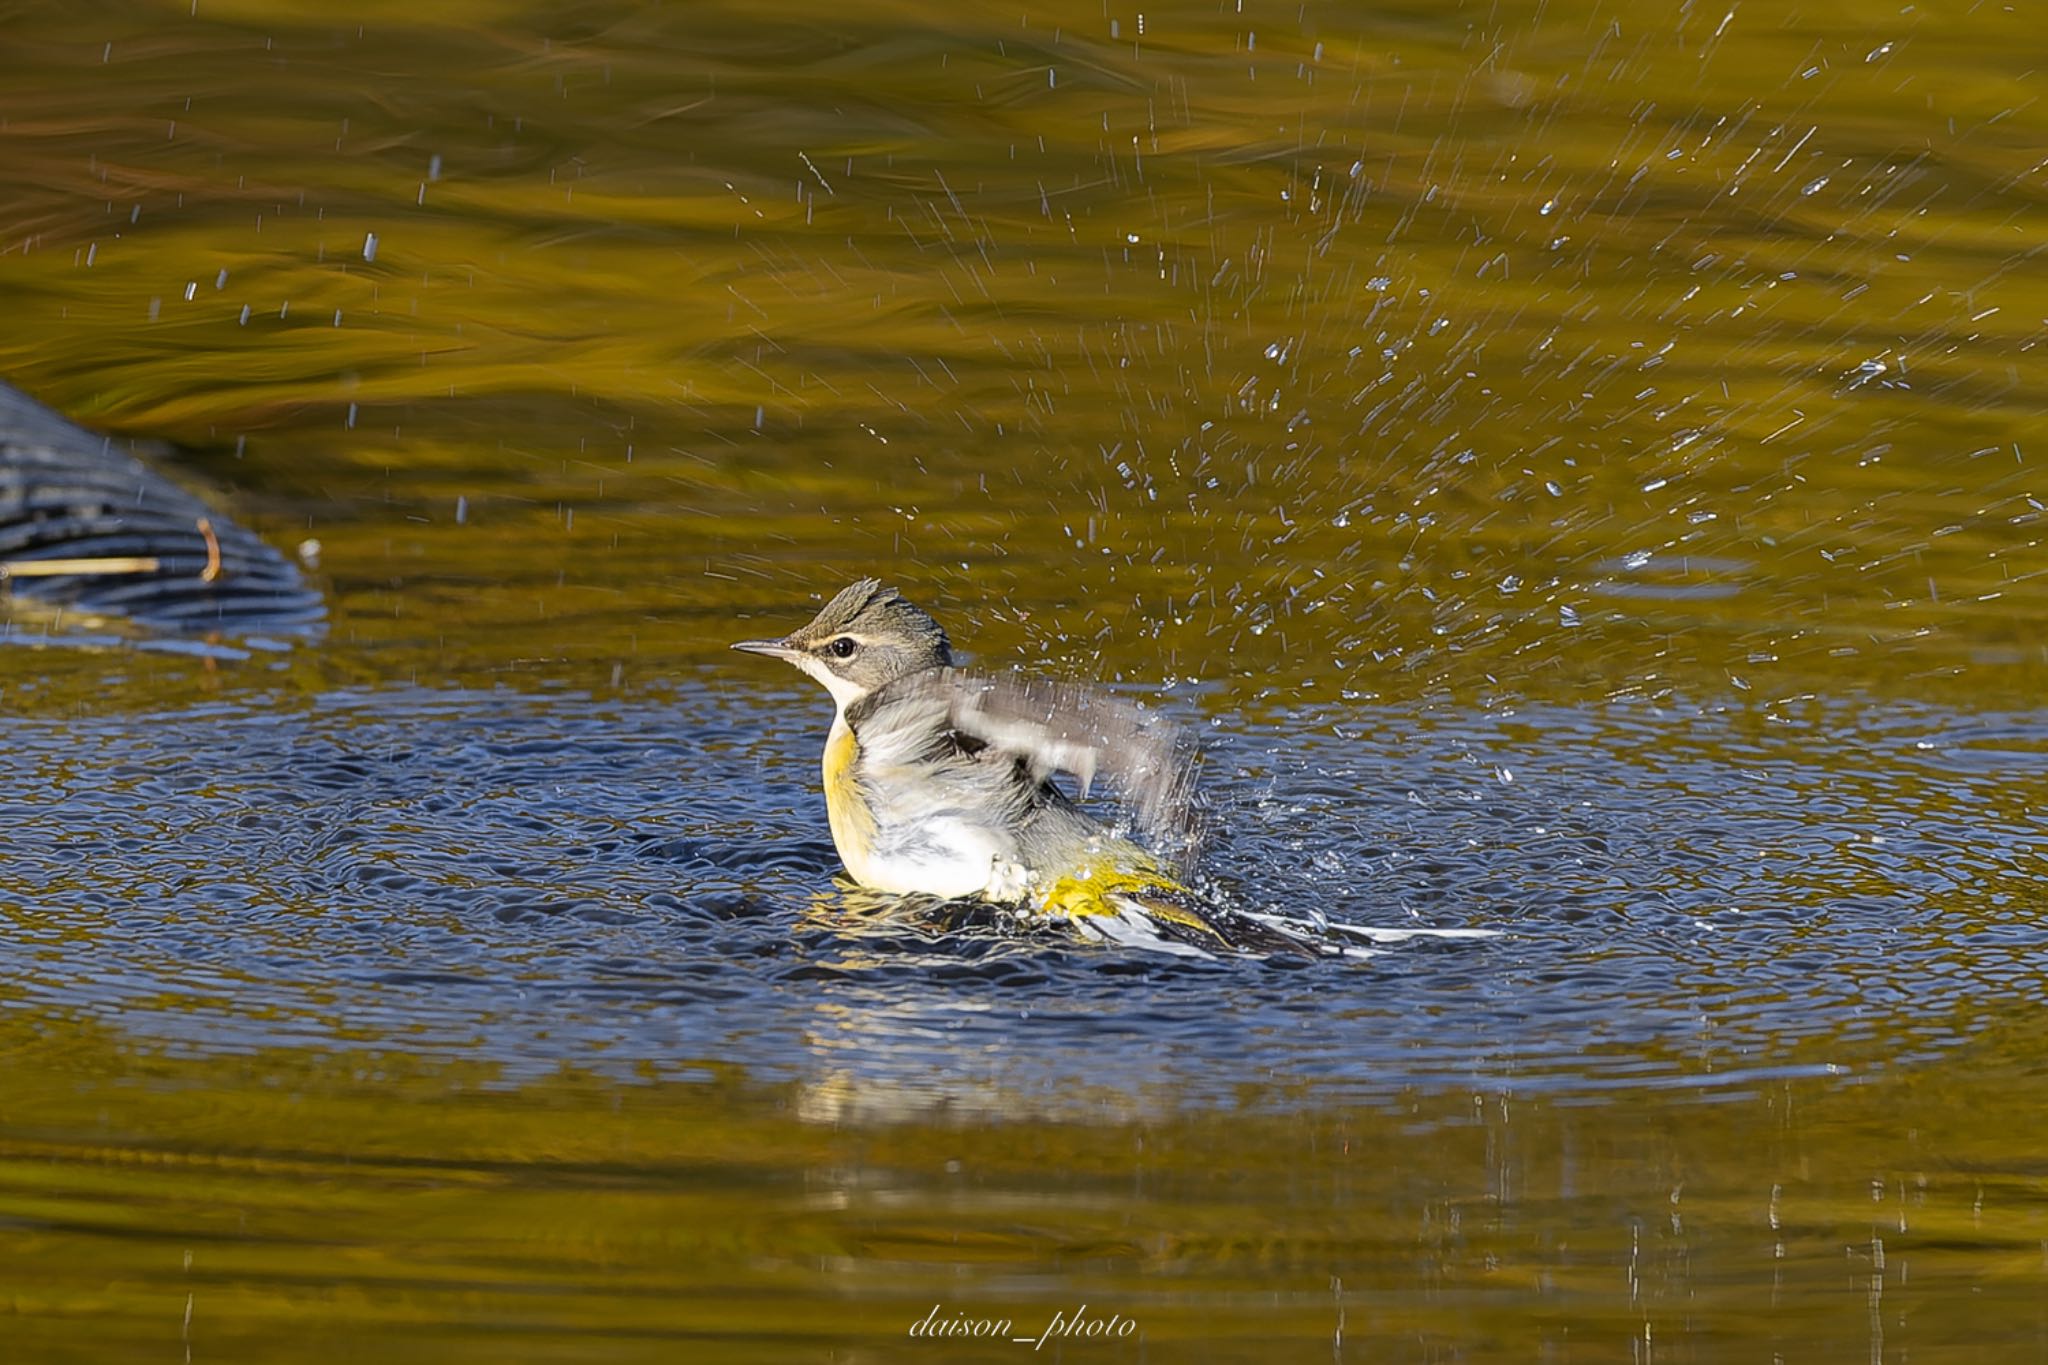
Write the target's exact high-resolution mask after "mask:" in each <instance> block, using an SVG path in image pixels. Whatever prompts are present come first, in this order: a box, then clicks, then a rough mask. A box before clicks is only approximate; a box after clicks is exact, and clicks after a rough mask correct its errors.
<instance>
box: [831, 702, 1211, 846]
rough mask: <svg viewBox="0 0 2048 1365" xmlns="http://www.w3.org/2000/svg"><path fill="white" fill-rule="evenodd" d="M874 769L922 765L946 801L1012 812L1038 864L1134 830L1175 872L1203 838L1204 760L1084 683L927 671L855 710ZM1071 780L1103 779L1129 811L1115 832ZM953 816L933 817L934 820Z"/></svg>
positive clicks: (1162, 723)
mask: <svg viewBox="0 0 2048 1365" xmlns="http://www.w3.org/2000/svg"><path fill="white" fill-rule="evenodd" d="M847 720H848V722H849V723H850V724H851V725H852V726H853V727H854V733H855V734H856V736H858V737H859V740H860V744H861V752H862V755H863V760H864V762H866V763H871V764H872V763H879V764H890V763H897V762H903V763H916V764H919V765H921V766H922V767H924V769H925V771H926V772H927V773H928V774H929V775H930V777H931V778H932V779H933V780H932V781H931V782H929V783H928V784H925V785H926V786H927V788H928V790H930V791H931V793H932V795H933V797H934V800H935V802H941V803H942V802H944V801H945V800H947V799H948V798H947V797H946V796H945V795H944V794H945V793H947V792H948V791H949V790H950V791H951V792H952V793H954V794H955V795H956V796H957V797H958V798H962V800H961V802H960V804H962V805H963V806H964V807H968V808H971V807H973V806H975V805H979V806H981V808H983V809H994V810H1001V811H1003V813H1004V823H1006V824H1008V825H1009V826H1011V827H1012V828H1014V829H1015V830H1016V831H1017V835H1018V840H1019V844H1020V850H1019V851H1020V852H1021V853H1022V854H1023V856H1024V860H1025V861H1026V862H1027V863H1028V864H1029V865H1032V866H1048V865H1059V864H1060V863H1062V862H1065V861H1067V860H1069V858H1070V856H1071V855H1072V853H1073V852H1074V850H1075V849H1077V848H1079V847H1081V846H1083V845H1085V844H1086V843H1087V842H1088V841H1090V840H1092V839H1097V838H1099V837H1100V836H1102V835H1103V834H1105V833H1110V832H1116V833H1124V832H1127V833H1128V834H1130V835H1131V836H1133V837H1135V838H1136V839H1138V840H1139V841H1140V842H1142V843H1143V844H1144V845H1145V846H1146V847H1147V848H1148V849H1150V850H1151V851H1152V852H1153V853H1154V854H1156V855H1157V856H1159V857H1160V858H1161V859H1162V860H1164V861H1165V862H1167V863H1168V864H1169V865H1173V864H1185V863H1187V862H1189V861H1191V860H1192V859H1193V857H1194V856H1195V854H1196V852H1197V850H1198V846H1199V844H1200V840H1201V833H1202V831H1201V822H1200V817H1199V812H1198V807H1197V802H1196V774H1197V769H1198V766H1199V762H1200V753H1199V750H1198V748H1197V747H1196V745H1195V743H1194V742H1193V740H1192V738H1191V737H1190V736H1189V735H1188V734H1187V732H1186V731H1184V730H1182V729H1181V728H1180V727H1179V726H1176V725H1174V724H1173V723H1172V722H1171V721H1169V720H1167V719H1166V718H1165V717H1163V716H1161V715H1159V714H1158V713H1157V712H1153V711H1148V710H1145V709H1143V708H1142V707H1139V706H1137V705H1135V704H1133V703H1131V702H1128V701H1125V700H1123V699H1122V698H1120V697H1114V696H1111V695H1109V694H1107V693H1105V692H1102V691H1100V690H1098V689H1095V688H1091V687H1086V686H1083V685H1080V684H1076V683H1067V682H1056V681H1053V680H1050V679H1044V678H1030V677H1025V676H1022V675H1017V674H1006V675H985V674H975V673H969V672H964V671H962V670H960V669H956V668H938V669H928V670H925V671H923V672H918V673H913V674H910V675H907V676H905V677H902V678H899V679H897V680H896V681H895V682H892V683H890V684H889V685H888V686H886V687H884V688H882V689H881V690H880V691H878V692H876V693H875V694H874V695H872V696H870V697H868V698H866V699H865V700H864V701H862V702H861V703H860V704H859V705H858V706H855V707H853V708H850V709H849V711H848V713H847ZM1055 773H1069V774H1072V775H1073V777H1074V778H1075V781H1076V787H1077V790H1078V792H1079V794H1080V795H1081V796H1082V797H1084V798H1085V797H1086V796H1088V795H1089V793H1090V791H1091V790H1092V789H1093V787H1094V785H1095V784H1096V783H1097V782H1098V781H1100V782H1102V783H1103V785H1105V786H1106V787H1107V788H1108V789H1109V794H1110V795H1111V796H1112V797H1113V798H1114V799H1115V802H1116V804H1117V806H1118V807H1119V808H1120V809H1121V810H1122V811H1123V812H1124V815H1125V819H1124V821H1123V822H1122V828H1121V829H1119V830H1115V831H1112V830H1109V829H1108V828H1107V827H1106V826H1105V825H1104V824H1103V823H1102V822H1101V821H1098V820H1097V819H1095V818H1094V817H1093V816H1091V815H1090V814H1089V813H1088V812H1086V811H1083V810H1081V809H1080V808H1078V807H1077V806H1076V805H1075V804H1074V802H1073V801H1072V800H1070V799H1069V798H1068V797H1067V796H1066V794H1065V793H1064V792H1062V791H1061V790H1060V789H1059V788H1058V787H1057V786H1055V785H1054V784H1053V781H1052V778H1053V775H1054V774H1055ZM938 813H942V812H940V811H938V810H937V809H935V810H934V811H930V812H925V813H924V814H925V815H926V817H927V818H929V817H930V816H931V815H934V814H938Z"/></svg>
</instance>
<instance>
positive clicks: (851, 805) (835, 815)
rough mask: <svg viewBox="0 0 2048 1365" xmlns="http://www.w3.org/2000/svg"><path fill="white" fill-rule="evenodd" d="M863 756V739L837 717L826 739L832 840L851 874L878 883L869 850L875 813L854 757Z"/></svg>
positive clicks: (864, 882)
mask: <svg viewBox="0 0 2048 1365" xmlns="http://www.w3.org/2000/svg"><path fill="white" fill-rule="evenodd" d="M859 756H860V742H859V741H858V740H856V739H855V738H854V736H853V729H852V727H850V726H848V725H847V724H846V722H845V721H843V720H842V721H834V722H833V725H832V733H831V735H830V736H829V737H828V738H827V739H826V740H825V765H824V766H825V819H826V821H827V823H829V824H830V825H831V826H832V843H833V845H834V847H836V848H837V849H838V850H839V861H840V862H842V863H844V864H845V865H846V872H847V875H848V876H850V877H852V878H853V879H854V880H855V881H857V882H860V883H861V884H862V885H865V886H872V885H874V884H875V882H874V878H873V877H872V876H871V875H870V873H869V869H868V850H869V849H871V848H873V847H874V842H875V817H874V813H873V812H871V811H870V810H869V809H868V803H867V801H866V800H865V799H863V798H862V796H861V792H860V780H859V778H857V777H856V776H855V775H854V766H855V763H854V760H855V759H857V758H858V757H859Z"/></svg>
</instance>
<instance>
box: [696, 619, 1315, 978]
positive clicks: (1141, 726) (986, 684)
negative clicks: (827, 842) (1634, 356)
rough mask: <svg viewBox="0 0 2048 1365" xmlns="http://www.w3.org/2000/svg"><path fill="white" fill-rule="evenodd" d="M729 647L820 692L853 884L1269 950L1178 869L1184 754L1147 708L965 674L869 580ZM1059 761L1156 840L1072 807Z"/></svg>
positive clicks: (1137, 935)
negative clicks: (765, 634) (798, 622)
mask: <svg viewBox="0 0 2048 1365" xmlns="http://www.w3.org/2000/svg"><path fill="white" fill-rule="evenodd" d="M733 648H734V649H741V650H746V651H747V652H749V653H752V654H766V655H768V656H769V657H770V658H775V659H782V660H785V661H786V662H788V663H791V664H794V665H795V666H796V667H797V668H799V669H801V670H802V671H803V672H805V673H807V674H809V675H810V676H811V677H812V678H814V679H816V680H817V681H818V682H820V683H822V684H823V685H824V687H825V690H826V691H828V692H830V693H831V694H832V700H833V701H834V702H835V703H836V704H837V707H838V713H837V714H836V715H835V716H834V717H833V719H832V730H831V733H830V734H829V735H828V736H827V737H826V740H825V763H824V776H825V814H826V817H827V819H828V820H829V822H830V824H831V826H832V842H833V844H834V845H835V846H837V848H838V850H839V859H840V861H841V862H842V863H844V864H845V865H846V871H847V875H849V876H850V877H852V878H853V880H854V881H856V882H859V883H860V884H861V885H863V886H867V887H873V888H874V889H876V890H879V891H888V892H895V893H898V894H903V893H922V894H925V895H930V896H942V897H946V898H949V899H950V898H970V897H979V898H982V899H984V900H988V901H993V902H997V903H999V904H1003V905H1008V906H1012V907H1016V908H1017V909H1019V910H1021V911H1022V912H1024V913H1025V914H1027V915H1035V916H1043V917H1046V918H1063V919H1068V920H1071V921H1072V922H1073V923H1074V925H1075V927H1076V928H1077V929H1079V930H1080V931H1081V932H1082V933H1083V934H1084V935H1087V936H1089V937H1096V938H1104V939H1110V940H1114V941H1118V942H1134V943H1145V944H1148V945H1150V946H1156V947H1166V948H1175V947H1179V948H1181V949H1183V950H1186V949H1189V948H1199V947H1204V946H1206V947H1215V946H1224V947H1246V948H1253V949H1262V948H1267V947H1273V946H1281V945H1280V944H1276V942H1275V939H1276V935H1275V934H1274V932H1273V931H1272V930H1270V929H1266V928H1264V926H1256V925H1253V924H1252V923H1250V922H1249V921H1248V920H1247V919H1245V917H1242V916H1238V915H1235V914H1230V913H1228V912H1224V911H1221V910H1220V909H1219V908H1217V907H1212V906H1207V905H1205V904H1204V902H1203V901H1202V900H1201V899H1199V898H1198V897H1196V896H1195V895H1194V893H1192V892H1191V891H1189V890H1188V889H1187V888H1186V887H1185V886H1183V885H1182V884H1181V883H1180V881H1179V880H1178V879H1177V876H1176V871H1175V866H1174V863H1175V860H1176V859H1177V858H1179V857H1183V856H1186V855H1188V854H1189V853H1191V852H1192V849H1193V845H1194V842H1195V830H1196V824H1195V819H1194V799H1193V798H1194V770H1195V759H1196V754H1195V750H1194V746H1193V745H1192V744H1190V743H1188V742H1187V740H1186V739H1185V737H1184V736H1183V735H1182V733H1181V732H1180V731H1179V730H1178V729H1177V728H1176V727H1174V726H1172V725H1171V724H1169V723H1168V722H1166V721H1165V720H1164V719H1163V718H1161V717H1159V716H1157V715H1155V714H1153V713H1151V712H1148V711H1145V710H1143V709H1141V708H1139V707H1137V706H1135V705H1132V704H1130V703H1128V702H1125V701H1122V700H1119V699H1117V698H1113V697H1109V696H1106V695H1104V694H1102V693H1100V692H1095V691H1092V690H1090V689H1087V688H1083V687H1078V686H1075V685H1072V684H1065V683H1052V682H1047V681H1044V680H1034V679H1027V678H1022V677H1015V676H1011V677H992V676H986V675H977V674H973V673H967V672H963V671H961V670H960V669H957V668H955V667H954V666H953V650H952V646H951V644H950V643H949V642H948V641H947V639H946V632H945V631H944V630H942V629H941V628H940V626H939V623H938V622H937V621H934V620H933V619H932V618H931V617H930V616H929V615H928V614H926V613H925V612H924V611H922V610H920V609H919V608H918V607H915V606H913V605H911V604H910V603H909V602H907V601H905V600H904V599H903V597H902V596H901V595H900V594H899V593H898V592H897V591H896V590H895V589H894V588H886V587H883V586H882V584H881V583H880V582H878V581H877V580H875V579H872V578H864V579H862V580H861V581H860V582H858V583H855V584H853V585H852V586H851V587H849V588H847V589H845V590H844V591H843V592H841V593H840V594H839V595H838V596H836V597H834V598H833V599H832V600H831V601H830V602H827V603H826V604H825V608H824V610H822V611H820V612H819V613H818V614H817V616H816V617H814V618H813V619H812V620H811V622H810V624H808V625H806V626H802V627H800V628H798V629H797V630H794V631H792V632H790V633H789V634H788V635H785V636H783V637H782V638H781V639H780V640H742V641H740V642H739V643H738V644H735V645H734V646H733ZM1062 772H1063V773H1067V774H1070V775H1071V776H1072V777H1073V778H1074V780H1075V787H1076V791H1077V793H1078V795H1079V796H1080V797H1082V798H1083V799H1085V798H1086V797H1087V795H1088V791H1089V788H1090V787H1091V785H1092V784H1093V782H1094V780H1095V779H1096V778H1098V777H1101V778H1105V779H1107V781H1108V782H1109V784H1110V785H1112V786H1113V787H1114V788H1115V791H1116V794H1117V796H1118V798H1119V801H1120V802H1121V804H1122V805H1123V807H1124V809H1125V811H1126V813H1127V817H1128V829H1129V832H1130V833H1131V834H1134V835H1137V836H1139V837H1141V838H1144V839H1146V840H1147V841H1149V842H1150V843H1151V844H1152V845H1153V846H1154V849H1155V850H1156V851H1148V850H1147V849H1146V848H1145V847H1143V846H1141V845H1140V844H1139V843H1138V842H1136V841H1135V840H1134V839H1132V838H1129V837H1126V836H1125V833H1124V832H1122V831H1121V830H1119V829H1117V828H1112V827H1111V826H1109V825H1106V824H1104V823H1103V822H1102V821H1101V820H1099V819H1097V818H1096V817H1095V816H1094V815H1092V814H1090V813H1089V812H1088V811H1085V810H1083V809H1081V807H1080V806H1079V804H1077V802H1076V800H1075V799H1074V798H1073V797H1070V796H1069V795H1068V794H1067V793H1066V791H1065V790H1063V789H1062V788H1061V787H1060V786H1059V785H1058V784H1057V783H1056V782H1055V781H1054V774H1055V773H1062ZM1246 931H1251V932H1246ZM1278 937H1279V938H1280V939H1282V940H1285V939H1286V938H1287V936H1285V935H1281V936H1278ZM1284 946H1286V947H1288V948H1293V949H1295V950H1301V949H1302V948H1303V947H1304V945H1303V944H1301V943H1299V942H1294V941H1288V942H1285V943H1284Z"/></svg>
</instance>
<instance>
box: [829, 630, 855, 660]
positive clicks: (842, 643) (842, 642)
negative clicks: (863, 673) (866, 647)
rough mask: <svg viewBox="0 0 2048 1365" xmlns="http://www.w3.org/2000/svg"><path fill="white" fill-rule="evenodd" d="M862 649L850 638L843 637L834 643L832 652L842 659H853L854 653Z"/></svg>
mask: <svg viewBox="0 0 2048 1365" xmlns="http://www.w3.org/2000/svg"><path fill="white" fill-rule="evenodd" d="M858 648H860V646H859V645H856V644H855V643H854V642H853V640H852V639H851V638H850V637H849V636H845V635H842V636H840V637H839V638H838V639H836V640H834V641H833V642H832V652H833V653H834V654H837V655H838V656H839V657H840V658H842V659H850V658H852V657H853V651H854V650H856V649H858Z"/></svg>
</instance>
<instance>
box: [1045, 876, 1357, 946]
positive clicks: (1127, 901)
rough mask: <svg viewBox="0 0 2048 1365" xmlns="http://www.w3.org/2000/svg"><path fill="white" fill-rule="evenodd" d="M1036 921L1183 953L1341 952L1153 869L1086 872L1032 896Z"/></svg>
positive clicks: (1127, 943) (1099, 937)
mask: <svg viewBox="0 0 2048 1365" xmlns="http://www.w3.org/2000/svg"><path fill="white" fill-rule="evenodd" d="M1033 904H1034V907H1035V910H1036V916H1035V917H1037V918H1042V919H1046V920H1054V921H1065V922H1066V923H1069V924H1071V925H1072V927H1073V929H1074V931H1075V932H1076V933H1078V934H1080V935H1081V936H1082V937H1083V938H1088V939H1095V940H1098V941H1101V942H1107V943H1117V944H1121V945H1124V946H1126V947H1133V948H1146V949H1151V950H1153V951H1156V952H1168V953H1174V954H1178V955H1181V956H1196V957H1215V956H1219V955H1229V954H1235V953H1252V954H1257V955H1260V956H1270V955H1281V956H1289V957H1327V956H1334V955H1338V954H1341V953H1342V952H1343V951H1344V950H1343V949H1342V948H1341V947H1339V946H1338V945H1335V944H1333V943H1330V942H1327V941H1321V942H1319V941H1318V940H1317V939H1316V938H1314V937H1311V936H1309V935H1308V934H1306V933H1298V932H1294V931H1293V930H1291V929H1290V928H1289V927H1287V926H1284V925H1282V924H1280V923H1278V922H1277V921H1274V920H1273V919H1271V918H1270V917H1267V916H1258V915H1252V914H1248V913H1246V912H1244V911H1240V910H1235V909H1233V908H1231V907H1230V906H1228V905H1225V904H1222V903H1221V902H1220V901H1218V900H1216V899H1215V898H1212V897H1208V896H1204V895H1202V894H1201V893H1200V892H1198V891H1194V890H1192V889H1190V888H1189V887H1186V886H1184V885H1182V884H1181V883H1180V882H1178V881H1176V880H1174V879H1173V878H1171V877H1169V876H1168V875H1166V874H1165V873H1164V872H1162V871H1159V870H1157V869H1154V868H1149V867H1147V868H1143V869H1140V870H1135V871H1133V870H1125V869H1118V870H1102V869H1083V870H1081V871H1077V872H1074V873H1070V874H1068V875H1067V876H1064V877H1061V878H1060V879H1058V880H1057V881H1055V882H1053V883H1052V885H1051V886H1050V887H1049V888H1047V889H1046V890H1045V892H1044V893H1043V894H1041V895H1039V896H1036V897H1034V898H1033Z"/></svg>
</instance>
